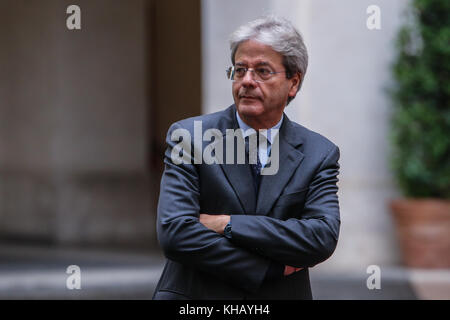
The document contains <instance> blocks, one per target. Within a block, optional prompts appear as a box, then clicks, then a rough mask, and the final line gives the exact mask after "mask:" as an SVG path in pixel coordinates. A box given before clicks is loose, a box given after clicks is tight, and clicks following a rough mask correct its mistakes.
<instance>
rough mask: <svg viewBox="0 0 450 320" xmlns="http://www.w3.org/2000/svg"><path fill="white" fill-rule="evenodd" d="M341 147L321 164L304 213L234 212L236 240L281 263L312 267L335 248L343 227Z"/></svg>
mask: <svg viewBox="0 0 450 320" xmlns="http://www.w3.org/2000/svg"><path fill="white" fill-rule="evenodd" d="M338 160H339V149H338V148H337V147H334V148H333V149H332V150H331V151H329V152H328V154H327V155H326V156H325V158H324V160H323V161H322V163H321V164H320V166H319V168H318V170H317V172H316V174H315V176H314V178H313V180H312V182H311V184H310V186H309V191H308V194H307V195H306V200H305V205H304V208H303V210H302V212H300V213H296V212H293V213H292V216H296V217H300V218H290V219H288V220H285V221H283V220H279V219H275V218H272V217H268V216H262V215H232V216H231V225H232V239H233V240H232V241H233V243H235V244H236V245H238V246H241V247H243V248H248V249H252V250H255V252H258V253H260V254H261V255H263V256H266V257H268V258H269V259H273V260H275V261H278V262H279V263H282V264H285V265H290V266H294V267H312V266H314V265H316V264H318V263H321V262H323V261H325V260H326V259H328V258H329V257H330V256H331V254H332V253H333V252H334V250H335V248H336V245H337V240H338V235H339V227H340V218H339V203H338V197H337V190H338V187H337V184H336V183H337V181H338V178H337V175H338V173H339V164H338Z"/></svg>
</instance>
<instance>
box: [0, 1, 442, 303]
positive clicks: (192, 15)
mask: <svg viewBox="0 0 450 320" xmlns="http://www.w3.org/2000/svg"><path fill="white" fill-rule="evenodd" d="M416 2H418V3H420V2H422V3H427V2H430V3H432V6H431V9H433V8H434V9H436V8H439V3H440V4H443V3H445V1H437V0H431V1H416ZM72 4H76V5H78V6H79V8H80V9H81V29H80V30H69V29H68V28H67V26H66V22H67V19H68V18H69V17H70V16H71V13H66V9H67V8H68V7H69V6H70V5H72ZM371 5H375V6H377V8H379V14H378V17H379V18H380V19H379V22H380V24H379V28H375V29H373V28H371V27H370V25H368V19H369V20H370V19H374V18H373V17H374V14H375V15H376V11H370V10H369V11H368V10H367V9H368V7H369V6H371ZM444 6H445V5H444ZM409 7H412V1H409V0H397V1H388V0H376V1H366V0H344V1H339V2H337V1H332V0H315V1H312V0H227V1H224V0H189V1H186V0H164V1H162V0H115V1H111V0H76V1H67V0H40V1H29V0H0V26H1V27H0V298H1V299H115V298H118V299H120V298H123V299H149V298H151V296H152V293H153V290H154V287H155V285H156V282H157V281H158V279H159V276H160V273H161V271H162V267H163V265H164V256H163V254H162V252H161V250H160V249H159V246H158V244H157V240H156V230H155V226H156V225H155V220H156V205H157V199H158V192H159V183H160V177H161V174H162V170H163V166H162V154H163V151H164V149H165V145H164V141H165V135H166V132H167V129H168V127H169V125H170V124H171V123H173V122H174V121H177V120H180V119H182V118H186V117H189V116H194V115H199V114H204V113H210V112H214V111H218V110H221V109H224V108H226V107H228V106H229V105H231V104H232V103H233V100H232V95H231V82H230V81H229V80H228V79H226V76H225V69H226V68H227V67H228V66H229V65H230V64H231V61H230V54H229V47H228V36H229V35H230V34H231V32H233V31H234V30H235V29H236V28H237V27H238V26H240V25H241V24H243V23H246V22H248V21H250V20H253V19H255V18H257V17H259V16H261V15H263V14H269V13H275V14H278V15H281V16H284V17H286V18H288V19H289V20H291V21H292V22H293V23H294V25H296V26H297V27H298V29H299V30H300V32H301V33H302V35H303V37H304V40H305V43H306V46H307V48H308V51H309V56H310V62H309V67H308V72H307V74H306V77H305V82H304V84H303V87H302V89H301V91H300V92H299V94H298V95H297V98H296V99H295V100H293V102H292V103H291V104H290V105H289V106H288V108H287V110H286V112H287V114H288V116H289V117H290V118H291V119H292V120H294V121H296V122H298V123H300V124H302V125H304V126H306V127H308V128H310V129H312V130H314V131H317V132H319V133H321V134H323V135H325V136H326V137H328V138H329V139H330V140H332V141H333V142H334V143H336V144H337V145H338V146H339V147H340V150H341V160H340V164H341V173H340V181H339V187H340V189H339V199H340V207H341V221H342V224H341V234H340V238H339V243H338V247H337V249H336V251H335V253H334V255H333V256H332V257H331V258H330V259H329V260H327V261H326V262H325V263H323V264H321V265H318V266H316V267H314V268H313V269H311V270H310V275H311V281H312V290H313V295H314V297H315V298H316V299H450V263H449V259H450V246H449V239H448V235H449V234H450V227H449V222H448V218H447V220H438V221H439V223H438V224H439V225H440V229H439V230H438V229H436V228H435V229H432V228H431V227H429V228H428V229H426V230H425V231H423V230H422V231H421V232H422V234H424V233H426V234H430V233H431V234H436V233H440V234H444V238H443V240H442V239H441V240H439V241H438V243H439V245H438V246H439V247H440V250H441V251H440V253H439V255H438V257H439V259H438V263H434V264H433V263H431V262H430V263H428V262H429V260H427V261H426V263H424V262H422V261H421V262H418V263H416V264H414V263H410V262H409V260H407V258H406V257H407V254H405V253H404V252H403V251H402V250H403V249H404V245H403V244H402V235H404V234H405V232H406V233H407V237H413V236H410V235H409V233H408V231H404V229H400V231H399V230H398V229H397V227H396V221H397V220H396V218H394V217H395V216H394V215H393V214H392V210H391V203H392V201H393V200H395V199H399V198H402V197H403V196H404V195H411V196H412V197H413V198H418V197H420V196H421V195H418V196H417V195H415V194H408V192H404V191H403V190H404V189H402V187H401V185H400V186H399V184H398V183H397V182H396V181H397V180H396V175H398V174H397V172H396V171H395V170H393V169H392V165H391V154H392V153H394V151H395V150H397V149H396V148H397V147H396V144H395V143H396V142H398V141H400V142H401V141H402V140H401V139H397V140H396V138H395V137H396V136H395V134H391V133H392V131H393V130H392V128H391V126H392V121H391V118H392V117H393V116H395V112H396V110H399V109H401V107H398V106H397V107H396V105H401V104H402V103H401V102H402V101H401V99H399V98H398V97H399V96H402V95H401V94H400V93H401V92H402V91H401V84H402V81H401V80H402V79H403V78H401V77H400V79H399V74H402V73H401V72H400V71H399V69H398V68H397V69H396V66H398V65H399V57H400V58H402V56H401V55H399V48H398V44H396V39H398V34H399V31H400V29H401V27H402V25H404V24H405V22H408V21H409V22H411V21H412V20H411V17H410V16H409V15H408V14H407V12H408V11H407V10H406V9H407V8H409ZM426 8H427V9H429V8H430V7H429V6H428V7H426ZM447 9H448V7H447ZM441 11H442V10H441ZM419 12H420V10H419ZM438 12H439V10H438ZM444 12H445V11H444ZM447 12H448V11H447ZM408 17H409V18H408ZM433 17H434V18H433V19H434V20H436V19H435V18H436V17H435V16H433ZM445 19H446V20H445ZM434 20H433V21H434ZM371 21H372V22H373V20H371ZM448 26H449V23H448V18H446V17H444V21H443V22H442V27H443V28H444V27H446V28H447V29H446V30H447V32H446V33H445V34H444V35H443V36H442V37H443V39H441V40H440V41H441V42H442V43H443V44H442V46H443V48H444V49H442V50H443V52H444V53H445V52H446V53H447V55H446V56H445V55H444V56H443V58H448V41H446V40H448V39H449V32H448ZM446 50H447V51H446ZM400 51H401V50H400ZM412 55H416V56H417V54H416V53H413V54H412ZM403 58H404V57H403ZM401 61H403V60H401ZM421 61H422V60H421ZM436 63H437V64H438V66H439V67H440V68H444V76H443V77H448V73H447V72H448V70H449V69H448V63H449V61H448V59H447V60H446V61H436ZM393 70H394V71H395V70H396V72H394V71H393ZM408 79H410V78H408V77H407V80H408ZM442 79H444V81H443V82H442ZM405 81H406V80H405ZM405 81H404V82H405ZM408 81H409V80H408ZM408 81H406V82H408ZM398 83H400V86H399V85H398ZM408 83H414V82H411V81H409V82H408ZM435 86H438V87H439V88H441V87H442V88H444V89H443V90H444V91H445V90H447V91H445V92H446V94H447V95H446V96H444V100H442V102H441V103H438V107H436V108H437V112H438V118H439V119H441V118H443V119H444V120H445V121H446V122H444V126H443V128H444V135H442V136H440V138H439V139H440V140H439V141H444V142H440V145H441V147H440V149H439V148H438V149H439V150H438V151H436V152H437V154H438V156H440V157H441V158H442V157H444V158H443V159H444V162H443V163H442V161H441V162H440V163H441V166H440V167H444V168H448V163H447V164H446V163H445V159H447V160H449V158H448V156H449V147H448V145H449V144H448V136H450V132H448V131H445V130H446V129H448V128H449V123H450V116H449V102H448V99H446V98H445V97H447V98H448V87H449V83H448V79H447V78H441V79H440V82H439V84H436V85H435ZM393 88H397V89H396V90H397V91H396V93H394V94H393V93H392V92H391V91H392V90H393ZM436 90H437V89H436ZM439 90H440V89H439ZM418 91H420V90H418ZM427 92H428V91H427ZM428 93H429V92H428ZM392 95H394V97H397V99H395V98H392ZM407 96H409V95H407ZM441 96H442V94H441V95H440V97H441ZM414 123H415V122H414V119H413V120H411V124H413V125H412V126H414ZM416 125H417V123H416ZM405 127H406V128H408V127H411V126H410V125H406V126H405ZM432 127H437V125H434V126H433V122H432ZM441 127H442V126H441ZM422 129H423V128H422ZM424 130H425V129H424ZM446 139H447V140H446ZM416 142H417V140H416ZM446 143H447V144H446ZM400 144H402V143H400ZM397 145H398V143H397ZM442 145H443V147H442ZM439 152H440V153H439ZM448 162H450V160H449V161H448ZM394 167H395V166H394ZM446 170H447V169H446ZM406 175H408V174H406ZM440 177H443V178H442V181H441V189H440V190H444V192H441V193H439V192H438V193H432V194H425V195H424V196H422V198H430V199H431V198H432V199H434V200H435V199H438V200H442V201H441V202H440V203H439V204H438V205H437V206H440V207H442V208H443V209H442V210H441V211H443V212H444V216H445V215H447V216H448V215H450V209H449V206H448V198H449V194H448V193H445V192H447V191H448V188H449V181H448V178H449V175H448V170H447V171H445V172H444V174H443V175H442V174H441V175H440ZM434 200H433V201H434ZM436 201H437V200H436ZM442 203H443V204H442ZM413 207H417V205H414V206H413ZM426 210H430V209H426ZM433 212H434V211H433ZM430 215H431V214H428V216H430ZM433 215H434V214H433ZM440 219H441V218H440ZM409 220H410V219H408V218H406V221H409ZM421 221H422V225H423V224H424V222H423V221H424V220H423V219H422V220H421ZM419 225H420V223H419ZM430 230H431V231H430ZM426 237H428V236H426ZM415 239H416V238H415ZM420 239H422V238H419V240H418V241H419V242H420V245H421V244H422V243H423V241H422V240H420ZM416 242H417V241H416ZM420 245H419V246H420ZM421 248H422V247H421ZM419 251H420V250H419ZM423 251H426V252H428V247H425V249H423V248H422V252H423ZM412 255H413V257H417V254H415V253H413V254H412ZM70 265H77V266H79V267H80V270H81V289H80V290H77V289H74V290H70V289H68V288H67V286H66V281H67V279H68V277H70V274H68V273H66V271H67V268H68V267H69V266H70ZM370 266H375V269H376V270H379V271H380V273H381V274H380V275H381V278H380V279H381V287H380V288H375V289H369V287H370V285H369V286H368V282H370V281H372V280H371V279H373V278H370V277H371V276H373V274H372V273H373V271H370V270H374V269H373V267H370ZM377 268H379V269H377ZM375 276H376V274H375ZM368 278H369V279H368Z"/></svg>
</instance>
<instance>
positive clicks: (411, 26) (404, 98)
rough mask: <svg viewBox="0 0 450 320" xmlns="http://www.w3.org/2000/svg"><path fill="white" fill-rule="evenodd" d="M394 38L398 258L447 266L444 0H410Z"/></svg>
mask: <svg viewBox="0 0 450 320" xmlns="http://www.w3.org/2000/svg"><path fill="white" fill-rule="evenodd" d="M411 5H412V7H411V8H410V11H409V13H411V14H409V15H408V19H407V22H406V24H405V25H404V26H403V27H402V28H401V29H400V31H399V34H398V38H397V50H398V52H397V57H396V60H395V63H394V65H393V75H394V79H395V86H394V89H393V90H392V91H391V96H392V101H393V114H392V123H391V144H392V157H391V164H392V168H393V171H394V176H395V178H396V180H397V182H398V185H399V188H400V190H401V191H402V192H403V194H404V196H405V198H403V199H396V200H394V201H392V202H391V203H390V207H391V210H392V213H393V216H394V220H395V222H396V225H397V234H398V236H399V240H400V247H401V248H402V250H403V260H404V263H405V264H406V265H407V266H409V267H416V268H449V267H450V99H449V98H450V82H449V77H450V2H449V1H448V0H413V1H412V3H411Z"/></svg>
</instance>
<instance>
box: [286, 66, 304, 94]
mask: <svg viewBox="0 0 450 320" xmlns="http://www.w3.org/2000/svg"><path fill="white" fill-rule="evenodd" d="M291 80H292V86H291V89H290V90H289V96H290V97H295V95H296V94H297V91H298V88H299V86H300V83H301V81H302V74H301V73H300V72H297V73H296V74H294V75H293V76H292V78H291Z"/></svg>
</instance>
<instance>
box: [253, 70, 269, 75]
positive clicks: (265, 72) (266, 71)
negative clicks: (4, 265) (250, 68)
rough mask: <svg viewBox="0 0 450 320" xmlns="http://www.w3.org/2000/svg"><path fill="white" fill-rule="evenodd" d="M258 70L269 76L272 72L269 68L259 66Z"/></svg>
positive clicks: (261, 73)
mask: <svg viewBox="0 0 450 320" xmlns="http://www.w3.org/2000/svg"><path fill="white" fill-rule="evenodd" d="M256 72H258V73H259V74H260V75H262V76H268V75H269V74H270V70H269V69H267V68H258V69H257V70H256Z"/></svg>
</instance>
